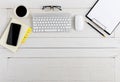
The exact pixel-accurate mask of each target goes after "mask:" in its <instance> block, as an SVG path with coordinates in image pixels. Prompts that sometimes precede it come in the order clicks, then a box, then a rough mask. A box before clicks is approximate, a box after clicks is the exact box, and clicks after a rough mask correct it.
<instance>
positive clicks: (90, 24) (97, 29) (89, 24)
mask: <svg viewBox="0 0 120 82" xmlns="http://www.w3.org/2000/svg"><path fill="white" fill-rule="evenodd" d="M86 23H87V24H88V25H90V26H91V27H92V28H93V29H94V30H96V31H97V32H98V33H99V34H101V35H102V36H103V37H105V35H104V34H103V33H101V32H100V31H99V30H98V29H96V28H95V27H94V26H93V25H92V24H90V23H89V22H86Z"/></svg>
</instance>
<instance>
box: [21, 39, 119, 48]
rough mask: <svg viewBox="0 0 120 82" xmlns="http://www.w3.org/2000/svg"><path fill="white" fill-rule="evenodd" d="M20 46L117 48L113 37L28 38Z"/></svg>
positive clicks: (117, 44) (117, 45) (116, 42)
mask: <svg viewBox="0 0 120 82" xmlns="http://www.w3.org/2000/svg"><path fill="white" fill-rule="evenodd" d="M21 47H38V48H39V47H40V48H42V47H61V48H62V47H65V48H69V47H73V48H74V47H75V48H76V47H78V48H79V47H81V48H82V47H88V48H89V47H95V48H98V47H110V48H117V47H119V43H118V41H117V39H115V38H29V39H28V40H27V42H26V43H25V44H24V45H22V46H21Z"/></svg>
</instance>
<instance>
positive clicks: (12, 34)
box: [6, 23, 21, 46]
mask: <svg viewBox="0 0 120 82" xmlns="http://www.w3.org/2000/svg"><path fill="white" fill-rule="evenodd" d="M20 29H21V25H20V24H16V23H11V25H10V30H9V33H8V38H7V42H6V43H7V44H8V45H12V46H16V45H17V42H18V38H19V33H20Z"/></svg>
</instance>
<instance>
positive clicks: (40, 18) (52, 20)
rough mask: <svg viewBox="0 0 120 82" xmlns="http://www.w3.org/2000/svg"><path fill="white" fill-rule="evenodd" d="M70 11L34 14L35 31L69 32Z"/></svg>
mask: <svg viewBox="0 0 120 82" xmlns="http://www.w3.org/2000/svg"><path fill="white" fill-rule="evenodd" d="M70 29H71V15H70V13H40V14H34V15H33V32H69V31H70Z"/></svg>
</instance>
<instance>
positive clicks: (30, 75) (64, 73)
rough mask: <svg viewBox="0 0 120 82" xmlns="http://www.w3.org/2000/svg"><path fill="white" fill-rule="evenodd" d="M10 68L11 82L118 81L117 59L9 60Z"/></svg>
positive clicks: (9, 77) (9, 79) (9, 76)
mask: <svg viewBox="0 0 120 82" xmlns="http://www.w3.org/2000/svg"><path fill="white" fill-rule="evenodd" d="M23 66H24V67H23ZM103 67H104V68H103ZM8 68H9V69H8V81H9V82H35V81H37V82H44V81H45V82H47V81H48V82H49V81H50V82H51V81H54V82H66V81H69V82H76V81H78V82H114V78H115V77H114V70H115V65H114V58H63V59H61V58H49V59H48V58H9V59H8Z"/></svg>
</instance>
